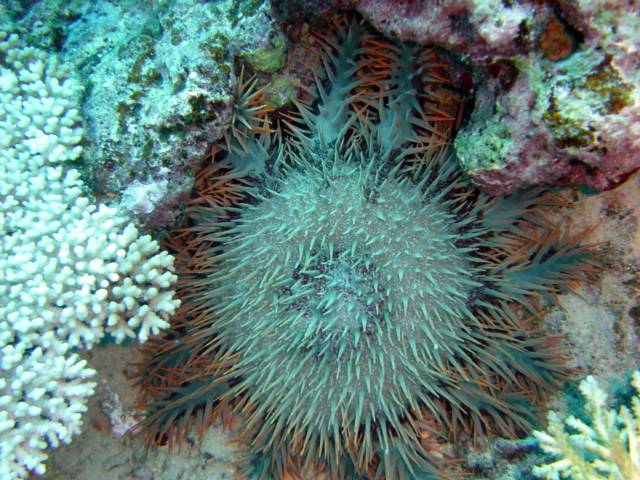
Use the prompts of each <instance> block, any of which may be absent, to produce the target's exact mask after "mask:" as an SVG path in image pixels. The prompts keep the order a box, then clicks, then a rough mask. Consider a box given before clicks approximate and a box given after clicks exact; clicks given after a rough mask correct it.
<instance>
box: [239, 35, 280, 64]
mask: <svg viewBox="0 0 640 480" xmlns="http://www.w3.org/2000/svg"><path fill="white" fill-rule="evenodd" d="M285 52H286V44H285V42H284V41H283V40H282V38H280V37H279V36H275V37H274V38H273V39H272V40H271V42H270V44H269V46H267V47H259V48H256V49H254V50H249V51H246V52H243V53H242V58H243V59H244V60H245V61H247V62H248V63H249V64H250V65H251V66H252V67H253V68H254V69H256V70H258V71H260V72H265V73H274V72H277V71H278V70H280V69H281V68H282V67H284V56H285Z"/></svg>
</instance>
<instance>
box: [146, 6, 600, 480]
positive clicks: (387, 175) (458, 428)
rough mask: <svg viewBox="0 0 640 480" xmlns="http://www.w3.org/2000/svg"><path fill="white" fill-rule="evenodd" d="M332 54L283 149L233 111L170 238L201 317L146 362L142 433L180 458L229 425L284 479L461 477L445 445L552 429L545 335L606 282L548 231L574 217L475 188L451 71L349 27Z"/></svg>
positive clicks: (316, 64) (558, 360)
mask: <svg viewBox="0 0 640 480" xmlns="http://www.w3.org/2000/svg"><path fill="white" fill-rule="evenodd" d="M314 38H315V40H316V49H315V51H312V52H309V53H310V54H309V57H310V58H309V59H308V62H307V64H308V65H309V66H310V67H311V68H312V75H310V76H311V77H312V78H315V79H316V83H315V85H314V86H313V87H309V88H307V89H306V90H307V91H306V95H305V96H304V97H303V98H302V99H301V100H299V101H297V102H296V105H297V111H294V112H285V111H280V112H277V114H276V120H277V121H278V123H279V124H280V125H281V127H282V128H281V129H279V130H278V131H277V133H273V132H270V131H269V128H268V124H267V120H266V119H265V115H266V113H267V109H265V108H263V107H261V105H260V94H259V92H252V91H251V88H250V87H246V88H245V93H242V91H241V92H239V93H238V94H237V97H238V101H237V105H238V107H237V108H236V110H235V115H234V118H235V121H234V125H235V127H234V128H233V129H232V131H231V133H230V134H229V135H228V136H227V140H226V143H225V145H224V146H222V147H221V148H220V151H221V152H220V154H216V155H214V156H213V158H212V163H211V164H210V165H208V166H206V167H205V168H203V170H202V171H201V173H200V176H199V180H198V182H197V183H196V185H197V188H196V198H195V199H194V200H193V202H192V205H191V208H190V209H189V222H188V223H187V225H186V226H185V227H184V228H182V229H180V230H179V231H178V232H176V233H175V234H174V235H173V236H172V239H171V243H172V245H173V247H174V248H175V249H176V251H177V255H178V259H179V265H180V266H179V269H180V281H179V290H180V292H181V298H182V300H183V302H184V303H183V306H182V307H181V309H180V312H179V313H178V315H177V317H176V319H175V320H174V323H173V328H172V331H171V332H170V333H169V334H167V335H165V336H164V338H162V339H157V340H154V341H153V343H152V345H151V347H150V348H149V349H148V352H149V360H148V364H147V365H146V367H144V368H143V369H142V371H141V384H142V386H143V388H144V389H145V390H146V393H147V403H148V415H147V418H146V419H145V421H144V426H145V429H146V431H147V435H148V436H149V437H150V439H152V440H155V441H159V442H169V443H174V442H176V441H180V440H181V438H182V437H183V435H184V432H185V431H186V430H187V429H188V428H189V426H190V425H192V424H194V423H195V424H196V425H198V428H204V427H206V425H207V424H208V423H209V422H210V421H211V418H215V417H216V416H218V415H224V414H225V413H226V412H229V411H230V410H233V411H235V412H236V413H238V414H241V415H242V416H243V418H244V419H245V424H244V431H245V435H246V437H247V439H248V441H249V442H250V444H251V446H252V448H253V449H254V450H255V451H256V452H258V453H259V454H260V455H261V456H263V457H264V459H263V460H262V464H261V465H262V466H263V467H264V468H265V469H266V470H265V471H272V472H273V474H274V475H275V476H276V477H277V478H284V477H285V476H286V475H289V474H292V472H295V471H297V469H301V470H302V471H308V470H310V471H316V470H318V469H319V470H326V471H327V472H328V474H329V475H330V476H331V477H333V478H344V476H345V475H346V472H347V471H349V470H353V471H355V472H357V473H358V474H360V475H365V476H368V477H371V478H381V477H385V478H416V477H417V478H432V477H433V476H440V475H443V476H444V475H448V474H449V473H450V472H449V471H448V468H449V459H448V456H447V453H448V450H447V447H446V443H447V442H456V441H458V440H459V439H460V437H465V436H467V435H473V436H475V437H483V436H484V435H487V434H492V433H493V434H496V433H497V434H502V435H515V434H517V433H518V432H520V433H521V432H523V431H526V430H528V429H529V428H530V427H531V425H532V424H533V423H534V421H535V409H533V408H532V407H531V405H532V404H535V403H536V402H538V401H539V400H541V399H543V398H544V397H545V396H546V395H547V393H548V392H549V391H550V390H553V389H554V388H557V386H558V385H559V384H560V383H561V381H562V379H563V376H564V374H565V373H566V369H565V367H564V365H563V358H562V356H561V355H559V354H558V352H557V351H556V350H555V348H554V339H553V338H552V337H547V336H545V335H543V334H542V333H541V332H539V331H538V330H537V329H536V327H535V326H534V323H533V321H532V318H531V317H535V316H536V315H537V313H538V312H539V301H540V300H549V301H551V300H553V298H554V296H555V294H557V293H559V292H561V291H563V290H564V289H565V288H567V287H571V286H573V285H574V283H575V282H578V281H579V280H581V279H583V278H586V277H588V276H589V274H590V273H591V272H592V271H593V268H594V262H593V259H592V258H591V253H590V250H589V249H588V248H586V247H584V246H581V245H580V243H579V237H570V236H568V235H567V234H564V233H561V232H560V230H559V229H558V228H556V227H555V226H554V225H552V224H551V223H550V222H549V221H548V219H547V213H548V210H549V209H553V208H556V207H558V206H559V205H561V204H562V203H564V199H562V198H559V197H557V196H555V195H551V194H547V193H544V192H541V191H532V192H527V193H523V194H519V195H514V196H511V197H508V198H503V199H500V198H491V197H488V196H486V195H484V194H482V193H480V192H478V191H476V190H475V189H474V188H473V187H472V185H471V184H470V183H469V181H468V180H466V179H465V178H464V177H463V176H462V175H461V171H460V169H459V167H458V166H457V164H456V162H455V161H454V159H453V158H452V157H451V156H450V155H449V150H448V142H449V140H450V138H451V136H452V134H453V130H454V128H455V125H456V121H457V118H456V114H457V113H458V112H459V99H458V97H457V96H456V95H455V94H454V93H453V92H452V91H450V90H448V89H447V86H448V82H449V79H448V78H447V69H446V65H447V64H446V61H445V60H444V59H443V58H441V57H439V56H438V54H437V52H436V51H434V50H432V49H423V48H421V47H419V46H417V45H414V44H400V43H393V42H387V41H385V40H383V39H382V38H380V37H379V36H377V35H375V34H374V33H372V32H371V31H369V30H368V29H367V28H366V27H365V26H364V25H362V24H360V23H358V22H356V21H348V20H347V19H345V18H344V17H339V18H338V19H337V20H336V25H335V27H334V31H333V32H332V33H328V34H321V33H318V32H316V33H314ZM313 59H315V61H313ZM420 65H423V66H424V68H420V67H419V66H420ZM416 85H420V89H419V90H416ZM545 212H547V213H545ZM258 463H260V462H258Z"/></svg>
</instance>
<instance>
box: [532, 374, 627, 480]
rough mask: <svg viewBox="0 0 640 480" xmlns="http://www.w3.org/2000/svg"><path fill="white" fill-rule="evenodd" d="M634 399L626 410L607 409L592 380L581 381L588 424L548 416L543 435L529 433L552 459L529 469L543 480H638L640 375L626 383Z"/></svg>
mask: <svg viewBox="0 0 640 480" xmlns="http://www.w3.org/2000/svg"><path fill="white" fill-rule="evenodd" d="M631 383H632V384H633V386H634V388H635V389H636V392H637V393H636V396H635V397H633V398H632V399H631V406H630V407H631V408H629V407H627V406H624V405H623V406H621V407H620V409H619V410H618V411H616V410H615V409H612V408H610V407H609V406H608V405H607V394H606V393H605V392H604V390H602V389H601V388H600V387H599V385H598V382H597V381H596V380H595V379H594V378H593V377H591V376H589V377H587V378H586V379H585V380H583V381H582V382H581V383H580V392H581V393H582V395H583V396H584V399H585V402H586V405H585V408H586V414H587V416H588V420H586V421H584V420H581V419H579V418H576V417H575V416H569V417H568V418H566V419H562V418H561V417H560V416H559V415H558V414H557V413H555V412H549V425H548V427H547V430H546V431H534V432H533V434H534V435H535V437H536V438H537V439H538V441H539V442H540V446H541V447H542V449H543V450H544V451H545V452H547V453H550V454H551V455H553V456H554V458H555V460H554V461H552V462H550V463H548V464H545V465H541V466H537V467H534V469H533V473H534V474H535V475H537V476H538V477H540V478H545V479H547V480H558V479H559V478H567V479H573V480H635V479H637V478H640V451H639V450H638V444H639V442H640V371H636V372H634V374H633V380H632V382H631Z"/></svg>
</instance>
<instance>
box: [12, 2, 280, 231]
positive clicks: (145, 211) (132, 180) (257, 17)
mask: <svg viewBox="0 0 640 480" xmlns="http://www.w3.org/2000/svg"><path fill="white" fill-rule="evenodd" d="M269 10H270V9H269V4H268V2H263V1H258V2H256V1H239V0H224V1H221V2H201V1H194V0H163V1H159V2H139V1H136V0H126V1H111V0H100V1H97V2H81V1H74V2H58V1H53V0H49V1H43V2H36V3H35V4H34V5H32V6H30V8H28V9H27V10H24V11H21V12H16V15H17V17H16V18H17V20H16V23H17V26H18V28H20V29H22V30H23V31H24V35H25V36H29V38H30V40H31V38H33V41H31V43H32V44H36V42H39V44H41V45H42V46H43V47H45V46H46V47H48V48H56V49H58V50H59V54H60V55H61V58H62V59H63V61H64V62H66V63H68V64H69V65H71V66H72V67H74V68H75V69H76V70H77V71H78V72H79V75H80V77H81V79H82V82H83V84H84V86H85V94H84V96H83V98H82V104H81V110H82V115H83V117H84V119H85V122H86V127H87V128H86V129H85V131H86V135H85V142H86V145H85V151H86V152H87V155H88V156H89V157H91V158H92V159H93V161H92V162H91V163H89V164H87V165H85V166H84V167H83V168H84V170H85V173H84V176H85V177H86V178H87V179H88V183H89V184H90V186H91V188H92V189H93V190H94V192H95V193H96V195H98V196H99V197H100V198H105V199H106V198H109V199H115V200H121V199H122V195H123V194H124V195H129V193H131V192H129V193H123V192H127V190H128V189H129V188H132V189H139V186H140V185H145V186H147V189H148V191H153V194H152V195H148V196H147V197H146V201H144V202H142V203H136V202H131V201H130V195H129V198H125V199H124V200H125V201H124V204H123V206H124V207H125V208H127V209H129V211H130V212H131V214H133V215H134V216H136V217H137V219H138V220H139V221H141V222H143V223H145V224H146V225H149V226H158V227H161V226H163V225H166V224H171V223H172V222H174V221H175V218H176V217H177V216H179V213H180V204H181V202H183V201H184V199H185V198H186V197H187V196H188V194H189V192H190V190H191V188H192V186H193V174H192V167H193V166H194V164H195V163H197V162H198V161H200V160H201V159H202V157H203V156H204V155H205V153H206V151H207V150H208V148H209V146H210V145H211V144H212V143H214V142H216V141H217V140H219V139H220V137H221V136H222V133H223V131H224V129H225V128H226V125H227V123H228V122H229V119H230V114H231V100H232V97H231V94H230V92H231V85H232V84H233V83H234V80H233V70H234V64H235V58H236V57H240V56H242V58H243V59H245V61H246V62H247V63H249V64H251V65H252V66H254V67H255V68H256V69H262V68H264V69H266V70H268V71H273V70H275V69H277V68H278V67H279V66H280V65H281V63H282V61H283V58H284V51H285V50H286V41H285V38H284V37H282V36H280V35H279V34H278V33H277V31H275V30H274V25H273V21H272V20H271V18H270V16H269Z"/></svg>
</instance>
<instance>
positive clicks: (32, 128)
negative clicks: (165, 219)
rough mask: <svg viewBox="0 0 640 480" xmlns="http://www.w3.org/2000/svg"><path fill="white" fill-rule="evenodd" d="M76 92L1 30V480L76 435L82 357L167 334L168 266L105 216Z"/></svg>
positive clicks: (85, 384)
mask: <svg viewBox="0 0 640 480" xmlns="http://www.w3.org/2000/svg"><path fill="white" fill-rule="evenodd" d="M79 94H80V86H79V84H78V82H77V81H76V79H75V78H74V77H73V76H72V75H71V74H70V72H69V71H68V69H67V67H66V66H65V65H63V64H61V63H60V62H59V59H58V57H57V56H55V55H50V54H48V53H47V52H45V51H42V50H39V49H36V48H33V47H30V46H23V45H22V44H21V42H20V40H19V38H18V36H17V35H16V34H9V33H7V32H5V31H2V30H0V478H2V479H6V480H13V479H18V478H26V477H28V476H29V474H30V473H38V474H41V473H43V472H44V471H45V460H46V459H47V454H46V449H47V448H56V447H58V446H59V445H60V444H61V443H69V442H70V441H71V439H72V436H73V435H75V434H77V433H79V431H80V427H81V425H82V413H83V412H85V411H86V402H87V398H88V397H89V396H91V395H92V394H93V392H94V388H95V386H96V384H95V383H94V382H91V381H89V379H90V378H91V377H92V376H93V375H94V374H95V372H94V371H93V370H92V369H90V368H88V366H87V362H86V360H83V359H82V358H81V357H80V355H79V354H78V349H80V348H91V347H92V346H93V345H95V344H96V343H98V342H100V341H101V340H102V339H103V338H104V337H106V336H111V337H113V338H114V339H115V341H117V342H122V341H123V340H125V339H127V338H137V339H138V340H139V341H140V342H144V341H145V340H146V339H147V338H148V337H149V335H150V334H153V333H158V331H159V330H160V329H162V328H164V327H166V326H168V322H167V320H168V318H169V316H170V315H171V314H172V313H173V312H174V311H175V310H176V308H177V307H178V305H179V303H180V302H179V300H177V299H175V298H174V295H173V293H174V292H173V290H172V285H173V283H174V282H175V280H176V276H175V275H174V274H173V258H172V257H171V256H170V255H168V254H167V252H160V251H159V246H158V243H157V242H156V241H155V240H153V239H152V238H151V237H150V236H149V235H140V234H139V232H138V230H137V228H136V227H135V226H134V225H133V224H131V223H129V222H128V221H127V219H126V218H124V217H122V216H121V215H120V213H119V212H118V211H117V210H116V209H115V208H112V207H108V206H106V205H100V206H96V205H94V204H93V202H92V201H91V199H90V198H89V197H88V196H87V195H86V194H85V190H86V187H85V185H84V184H83V182H82V181H81V179H80V174H79V172H78V171H77V170H75V169H67V168H65V164H69V163H71V162H74V161H78V160H80V159H81V154H82V146H81V144H82V134H83V131H82V128H81V126H80V120H81V119H80V113H79V111H78V109H77V101H78V96H79Z"/></svg>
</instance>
